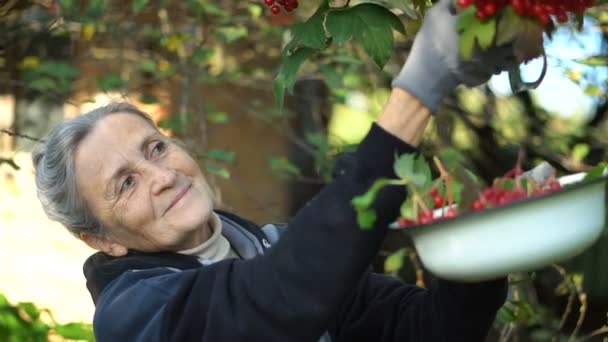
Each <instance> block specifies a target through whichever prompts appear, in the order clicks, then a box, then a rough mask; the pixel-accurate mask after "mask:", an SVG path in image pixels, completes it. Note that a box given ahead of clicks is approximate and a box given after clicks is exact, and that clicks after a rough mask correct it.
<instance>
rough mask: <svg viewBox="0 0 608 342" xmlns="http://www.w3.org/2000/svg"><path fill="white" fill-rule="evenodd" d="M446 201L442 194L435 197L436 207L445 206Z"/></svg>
mask: <svg viewBox="0 0 608 342" xmlns="http://www.w3.org/2000/svg"><path fill="white" fill-rule="evenodd" d="M444 203H445V200H444V199H443V197H441V196H440V195H437V196H435V197H433V204H434V205H435V208H440V207H443V204H444Z"/></svg>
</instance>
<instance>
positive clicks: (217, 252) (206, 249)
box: [178, 213, 237, 261]
mask: <svg viewBox="0 0 608 342" xmlns="http://www.w3.org/2000/svg"><path fill="white" fill-rule="evenodd" d="M209 226H210V228H211V231H212V233H211V236H210V237H209V239H207V241H205V242H203V243H202V244H200V245H198V246H196V247H194V248H190V249H186V250H183V251H179V252H178V253H181V254H187V255H196V256H197V257H199V258H200V259H206V260H211V261H220V260H224V259H227V258H231V257H237V255H236V253H234V251H232V248H231V247H230V242H228V240H226V238H225V237H224V236H223V235H222V220H221V219H220V217H219V216H218V215H217V214H216V213H211V218H210V220H209Z"/></svg>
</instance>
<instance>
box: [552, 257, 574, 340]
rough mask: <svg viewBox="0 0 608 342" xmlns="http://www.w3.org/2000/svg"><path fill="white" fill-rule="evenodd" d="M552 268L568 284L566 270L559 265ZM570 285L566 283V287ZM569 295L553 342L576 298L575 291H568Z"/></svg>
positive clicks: (557, 336)
mask: <svg viewBox="0 0 608 342" xmlns="http://www.w3.org/2000/svg"><path fill="white" fill-rule="evenodd" d="M553 268H554V269H555V270H557V272H558V273H559V274H560V276H561V277H562V278H563V280H564V281H566V282H568V279H567V276H568V275H567V274H566V270H565V269H564V268H563V267H561V266H559V265H553ZM570 285H571V284H570V283H569V282H568V287H570ZM569 292H570V294H569V295H568V304H566V309H564V313H563V314H562V318H561V320H560V322H559V326H558V328H557V331H556V332H555V336H554V337H553V341H557V339H558V338H559V332H560V331H562V329H563V328H564V325H565V324H566V320H567V319H568V316H569V315H570V312H571V311H572V306H573V305H574V298H575V296H576V290H574V291H573V290H572V288H571V289H570V290H569Z"/></svg>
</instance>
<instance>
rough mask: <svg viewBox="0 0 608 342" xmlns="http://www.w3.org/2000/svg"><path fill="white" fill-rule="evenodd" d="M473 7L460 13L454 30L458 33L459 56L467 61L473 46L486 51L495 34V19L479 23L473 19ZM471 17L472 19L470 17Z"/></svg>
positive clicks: (471, 53)
mask: <svg viewBox="0 0 608 342" xmlns="http://www.w3.org/2000/svg"><path fill="white" fill-rule="evenodd" d="M474 12H475V7H474V6H469V7H468V8H467V9H466V10H464V11H463V12H461V14H460V16H459V18H458V22H457V24H456V29H457V30H458V31H460V42H459V44H460V45H459V48H460V55H461V56H462V57H463V58H464V59H468V58H470V57H471V56H472V55H473V50H474V49H475V44H476V43H477V44H478V45H479V47H481V48H482V49H484V50H485V49H487V48H488V47H489V46H490V45H491V44H492V41H493V40H494V35H495V34H496V19H495V18H490V19H488V20H484V21H479V20H477V19H476V18H475V17H474ZM471 16H473V17H471Z"/></svg>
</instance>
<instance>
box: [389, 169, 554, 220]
mask: <svg viewBox="0 0 608 342" xmlns="http://www.w3.org/2000/svg"><path fill="white" fill-rule="evenodd" d="M506 179H513V178H502V179H497V180H496V181H495V183H494V185H493V186H492V187H489V188H485V189H483V190H482V191H481V192H480V193H479V196H478V197H477V198H476V199H475V201H474V202H473V204H472V208H471V209H472V210H473V211H480V210H483V209H484V208H490V207H497V206H501V205H504V204H507V203H510V202H513V201H517V200H520V199H524V198H527V197H531V196H539V195H542V194H546V193H550V192H553V191H558V190H560V189H561V185H560V183H559V182H558V181H557V180H555V179H552V180H550V181H548V182H545V183H544V184H540V185H536V184H535V185H534V186H533V190H532V191H530V192H528V191H527V190H525V189H523V188H521V187H514V188H503V187H502V185H501V183H502V181H504V180H506ZM428 196H430V198H431V199H432V200H433V207H434V208H435V209H438V208H444V205H446V204H447V207H445V208H444V209H443V210H442V213H441V215H440V216H439V217H435V215H434V213H433V210H431V209H427V210H423V211H421V212H420V213H418V217H417V218H416V219H410V218H401V219H400V220H399V225H400V226H401V227H404V226H408V225H414V224H426V223H431V222H433V221H436V220H441V219H447V218H453V217H456V216H457V215H458V211H457V209H456V208H455V207H454V206H452V205H450V204H449V203H446V200H445V198H444V197H443V196H442V195H441V194H440V193H439V190H438V189H437V188H436V187H433V188H432V189H431V190H430V191H429V193H428Z"/></svg>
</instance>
